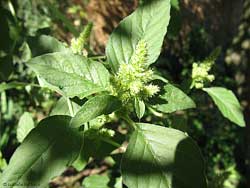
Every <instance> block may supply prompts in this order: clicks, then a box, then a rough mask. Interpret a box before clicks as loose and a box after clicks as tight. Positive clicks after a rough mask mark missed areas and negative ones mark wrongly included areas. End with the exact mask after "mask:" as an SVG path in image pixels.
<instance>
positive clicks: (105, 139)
mask: <svg viewBox="0 0 250 188" xmlns="http://www.w3.org/2000/svg"><path fill="white" fill-rule="evenodd" d="M101 140H102V141H104V142H107V143H109V144H111V145H113V146H115V147H117V148H119V147H121V145H120V144H118V143H117V142H115V141H113V140H111V139H109V138H101Z"/></svg>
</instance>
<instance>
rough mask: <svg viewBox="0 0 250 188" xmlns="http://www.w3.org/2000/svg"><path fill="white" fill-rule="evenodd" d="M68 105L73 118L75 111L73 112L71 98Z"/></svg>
mask: <svg viewBox="0 0 250 188" xmlns="http://www.w3.org/2000/svg"><path fill="white" fill-rule="evenodd" d="M67 104H68V107H69V113H70V115H71V116H72V117H74V110H73V105H72V102H71V100H70V99H69V98H67Z"/></svg>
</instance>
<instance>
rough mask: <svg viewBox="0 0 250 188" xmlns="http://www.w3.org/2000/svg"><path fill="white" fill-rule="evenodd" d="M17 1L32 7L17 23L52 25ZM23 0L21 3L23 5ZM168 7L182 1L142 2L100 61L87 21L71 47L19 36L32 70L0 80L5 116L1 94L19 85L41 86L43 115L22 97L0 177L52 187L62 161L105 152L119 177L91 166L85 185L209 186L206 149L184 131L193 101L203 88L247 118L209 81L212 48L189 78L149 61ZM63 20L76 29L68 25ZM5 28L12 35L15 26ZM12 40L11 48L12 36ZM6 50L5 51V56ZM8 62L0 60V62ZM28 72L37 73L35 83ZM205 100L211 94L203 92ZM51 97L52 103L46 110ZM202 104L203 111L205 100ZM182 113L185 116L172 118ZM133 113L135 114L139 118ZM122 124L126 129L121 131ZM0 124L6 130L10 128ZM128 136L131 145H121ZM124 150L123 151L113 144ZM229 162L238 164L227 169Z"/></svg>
mask: <svg viewBox="0 0 250 188" xmlns="http://www.w3.org/2000/svg"><path fill="white" fill-rule="evenodd" d="M22 3H27V6H28V9H29V10H30V12H25V11H22V9H20V13H18V15H19V17H18V18H19V19H24V22H23V23H25V25H24V27H22V29H28V32H27V35H28V36H34V35H37V33H38V32H39V30H40V29H44V28H47V27H48V26H49V25H46V24H47V23H50V19H48V18H47V17H46V16H42V15H41V12H36V9H34V10H33V9H32V8H30V7H32V5H33V4H32V2H31V1H23V2H22ZM21 5H22V6H21V7H24V5H25V4H21ZM48 5H49V7H50V9H51V10H52V12H54V14H57V15H59V17H60V18H61V19H62V20H64V19H65V18H64V17H63V18H62V16H61V15H60V14H58V12H57V10H56V9H55V7H54V6H52V5H51V4H50V3H48ZM170 6H173V7H174V8H175V9H179V4H178V1H171V2H170V0H148V1H143V2H141V5H140V6H139V7H138V8H137V9H136V10H135V11H134V12H133V13H132V14H131V15H130V16H128V17H126V18H125V19H124V20H122V21H121V22H120V24H119V25H118V26H117V28H116V29H115V30H114V31H113V32H112V34H111V36H110V38H109V41H108V44H107V48H106V57H107V59H106V62H105V63H103V62H102V61H100V59H98V58H97V60H96V59H95V58H94V57H92V56H91V55H89V54H91V53H84V52H88V50H89V49H88V48H87V40H88V38H89V35H90V32H91V28H92V24H89V25H87V26H86V27H85V29H84V31H83V32H82V33H80V34H79V36H78V37H77V36H75V38H73V39H72V41H71V44H70V45H69V46H68V45H66V44H64V43H62V42H60V41H59V40H57V39H55V38H53V37H51V36H47V35H40V36H39V37H37V38H36V40H35V42H36V43H35V44H34V43H32V42H29V41H28V40H27V41H26V38H24V39H20V40H21V41H22V42H24V43H22V49H23V50H22V51H23V53H22V55H21V57H22V58H21V60H20V61H21V62H22V63H23V62H25V66H24V67H25V68H24V70H25V71H26V73H25V75H24V77H26V76H28V78H27V80H28V81H29V82H31V83H27V82H16V81H13V82H7V83H5V82H4V83H2V84H1V85H0V92H1V102H2V104H1V108H2V109H1V114H4V115H5V116H6V117H4V119H5V121H6V120H9V121H10V120H11V119H13V116H14V114H15V112H14V111H15V109H14V108H13V99H11V98H10V99H9V98H8V99H6V98H7V97H6V93H7V94H8V92H11V90H12V89H15V90H20V91H22V92H24V93H25V94H24V95H27V93H28V95H29V96H32V92H34V91H35V92H36V96H37V93H39V92H41V93H42V94H41V95H42V99H40V100H38V102H37V104H39V107H41V109H40V110H41V111H42V114H43V116H42V118H41V119H42V120H41V121H40V119H39V120H33V117H32V115H31V114H32V113H28V112H27V111H28V108H27V107H29V106H32V105H30V104H29V102H28V101H25V102H27V103H28V104H21V105H20V106H21V107H20V108H21V110H20V111H19V112H18V114H19V117H20V116H21V115H22V116H21V117H20V120H19V123H18V126H17V140H18V141H19V142H21V145H20V146H19V147H18V148H17V149H16V151H15V152H14V154H13V155H12V157H11V159H10V161H9V164H8V166H7V167H5V166H6V164H5V160H4V159H2V157H1V158H0V159H1V165H0V168H1V169H2V168H4V171H3V173H2V174H1V176H0V179H1V181H0V182H1V184H2V185H1V186H3V187H15V185H17V184H20V183H21V184H24V185H27V186H30V185H32V186H40V187H48V183H49V181H51V180H52V178H54V177H55V176H58V175H60V174H61V173H62V172H63V171H64V170H65V169H66V168H67V167H69V166H74V167H75V168H76V169H83V168H84V167H85V166H86V165H88V164H90V162H91V161H92V160H93V159H104V158H105V157H108V156H109V157H110V158H111V159H112V160H113V161H114V162H113V163H115V165H117V166H116V167H115V168H117V169H118V171H119V175H118V176H117V177H116V176H115V180H114V179H112V178H114V177H113V176H112V177H110V176H111V175H110V174H109V175H107V174H105V175H104V176H100V175H92V176H89V177H87V178H85V179H84V180H83V182H82V185H83V186H85V187H93V188H94V187H110V186H113V187H117V188H118V187H119V188H121V187H122V183H121V181H122V182H123V183H124V184H125V185H126V186H127V187H129V188H133V187H138V188H147V187H153V186H156V185H157V187H162V188H165V187H166V188H170V187H173V188H174V187H175V188H177V187H204V188H205V187H207V186H208V185H207V179H206V175H205V172H206V168H205V163H204V159H203V157H202V153H201V151H200V149H199V147H198V145H197V144H196V142H195V141H194V140H193V139H192V138H191V137H190V136H188V133H187V132H190V131H189V130H188V129H187V128H185V127H184V124H185V122H186V120H185V118H187V117H190V118H193V119H192V121H193V122H194V125H195V127H196V128H197V129H198V128H199V121H197V119H196V118H195V117H193V116H195V115H197V114H198V115H197V116H202V113H203V112H202V111H200V109H199V105H200V103H197V102H200V101H199V97H198V99H197V98H196V97H195V95H197V93H198V96H204V95H203V94H202V95H200V93H202V92H204V93H208V95H209V96H210V97H211V99H212V100H213V101H214V102H215V104H216V105H217V106H218V109H219V111H221V113H222V115H223V116H224V117H225V118H228V119H229V120H231V121H232V122H234V123H235V124H237V125H239V126H241V127H244V126H245V121H244V117H243V114H242V111H241V106H240V103H239V102H238V99H237V98H236V97H235V95H234V94H233V92H232V91H231V90H228V89H226V88H223V87H207V86H206V85H207V84H211V83H210V82H212V81H213V80H214V79H215V76H214V75H211V74H210V73H208V72H209V71H211V69H212V65H213V64H214V63H215V61H216V58H217V57H218V55H219V50H218V49H216V50H215V51H214V52H213V53H212V55H210V57H208V58H206V59H205V60H204V61H202V62H200V63H199V64H197V63H193V62H192V63H193V70H192V74H191V76H190V75H189V78H188V80H189V81H191V82H188V83H186V87H182V86H179V85H176V84H173V80H171V79H166V78H164V77H163V76H162V74H159V73H158V72H157V71H156V70H155V69H154V68H152V67H151V66H152V64H153V63H155V62H156V61H157V59H158V57H159V55H160V53H161V48H162V45H163V41H164V37H165V35H166V32H167V27H168V25H169V21H170ZM43 11H45V12H46V9H43ZM32 14H37V15H36V16H37V17H36V16H34V20H33V21H34V22H36V23H37V19H38V21H39V22H42V23H43V24H41V25H36V24H30V23H28V22H29V21H30V20H31V21H32V19H31V18H30V16H31V15H32ZM12 16H14V15H12ZM7 25H8V24H7ZM31 25H34V26H35V28H32V26H31ZM66 25H68V27H69V28H71V29H69V30H72V27H71V26H69V24H66ZM6 27H7V26H6ZM8 28H11V27H10V25H9V26H8ZM73 30H74V29H73ZM73 32H74V35H76V34H77V33H76V32H75V31H73ZM8 35H9V38H11V39H12V34H11V33H8ZM20 44H21V43H20ZM20 44H19V45H20ZM31 44H32V45H31ZM9 48H14V49H15V48H17V47H16V45H15V44H14V47H9ZM8 50H9V49H8ZM8 50H7V51H6V50H3V52H2V54H3V58H4V60H5V61H6V60H7V59H6V58H7V56H6V55H5V54H6V53H7V52H8ZM31 57H32V58H31ZM11 58H13V57H11ZM13 59H14V58H13ZM5 61H1V63H2V64H5V63H4V62H5ZM4 66H5V65H4ZM26 66H27V67H28V69H26ZM4 69H5V68H4ZM1 70H2V69H1ZM31 71H33V72H34V73H35V75H36V76H37V80H38V84H37V83H35V80H34V79H35V77H34V74H33V72H32V73H31ZM9 76H10V74H9V73H8V71H7V75H5V73H1V78H3V80H5V81H6V80H9ZM186 88H188V89H186ZM202 88H203V89H202ZM196 89H198V90H196ZM201 89H202V90H201ZM26 92H27V93H26ZM54 93H56V94H54ZM46 94H47V95H46ZM188 94H189V95H188ZM55 95H56V96H57V97H55ZM58 96H60V97H61V98H60V99H59V100H58V101H57V103H56V104H53V102H52V104H53V105H52V104H45V102H44V101H46V100H48V102H49V101H53V100H54V99H55V98H58ZM25 97H26V96H25ZM25 97H24V99H25ZM205 100H209V99H208V98H207V96H206V97H205ZM11 101H12V102H11ZM196 103H197V105H196ZM23 106H25V107H23ZM51 106H53V108H52V111H51V112H49V111H50V109H51ZM197 106H198V109H197V110H195V109H194V108H196V107H197ZM23 108H24V109H23ZM25 108H26V109H25ZM35 108H36V106H34V107H33V109H32V111H35ZM191 108H192V110H188V109H191ZM186 110H188V111H186ZM206 110H207V112H206V113H209V109H206ZM8 111H12V112H10V113H8ZM175 112H176V113H175ZM178 113H180V114H184V115H183V116H181V117H178V116H177V114H178ZM192 113H193V114H192ZM194 114H195V115H194ZM8 115H9V116H8ZM185 115H186V116H185ZM135 116H137V118H136V117H135ZM149 117H150V118H149ZM148 118H149V120H148ZM138 119H139V123H137V122H136V121H137V120H138ZM150 119H151V120H152V121H151V122H150ZM166 119H167V121H168V122H167V123H165V122H166ZM204 121H205V120H204ZM36 122H38V123H37V126H35V124H36ZM142 122H145V123H142ZM149 122H150V123H149ZM158 122H159V123H158ZM117 124H118V125H117ZM157 124H159V125H157ZM178 124H179V126H178ZM180 124H181V125H180ZM218 124H219V123H218ZM167 126H169V127H170V128H168V127H167ZM218 126H219V125H218ZM121 127H122V128H123V129H125V132H122V131H120V128H121ZM6 129H7V128H6ZM176 129H179V130H176ZM4 132H5V135H6V136H8V135H9V132H8V130H7V131H6V130H4ZM2 140H4V139H1V145H0V146H1V148H2V147H4V146H5V145H6V144H7V142H8V139H7V141H2ZM2 142H4V143H2ZM126 142H128V146H126V144H124V143H126ZM124 147H125V149H124ZM120 150H122V152H120V153H119V151H120ZM124 150H126V151H124ZM117 151H118V154H117ZM120 155H122V157H121V156H120ZM115 165H114V166H115ZM111 166H112V165H111ZM120 171H121V172H120ZM228 171H230V173H231V174H233V172H234V171H233V170H232V169H229V170H228ZM120 173H121V176H120ZM223 178H224V176H223ZM223 178H221V179H222V180H221V179H220V178H218V180H214V182H212V183H210V185H209V186H211V185H212V186H214V187H216V185H217V184H219V185H222V184H224V183H225V184H227V185H225V186H228V182H226V181H224V180H226V179H223ZM236 179H237V178H236ZM97 180H98V181H97ZM220 181H221V182H222V183H220ZM114 182H115V183H114Z"/></svg>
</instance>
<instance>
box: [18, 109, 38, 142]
mask: <svg viewBox="0 0 250 188" xmlns="http://www.w3.org/2000/svg"><path fill="white" fill-rule="evenodd" d="M33 128H35V123H34V121H33V118H32V115H31V114H30V113H29V112H24V113H23V115H22V116H21V117H20V120H19V122H18V125H17V131H16V134H17V140H18V141H19V142H23V140H24V138H25V137H26V136H27V135H28V134H29V132H30V131H31V130H32V129H33Z"/></svg>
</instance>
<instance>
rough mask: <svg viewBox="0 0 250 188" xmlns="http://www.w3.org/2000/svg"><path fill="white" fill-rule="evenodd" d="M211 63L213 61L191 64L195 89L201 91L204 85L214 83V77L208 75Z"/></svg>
mask: <svg viewBox="0 0 250 188" xmlns="http://www.w3.org/2000/svg"><path fill="white" fill-rule="evenodd" d="M213 63H214V61H209V60H206V61H204V62H202V63H200V64H198V63H193V70H192V80H193V86H194V87H195V88H197V89H201V88H203V87H204V83H206V82H212V81H214V79H215V77H214V75H213V74H209V73H208V72H209V71H210V70H211V68H212V65H213Z"/></svg>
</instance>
